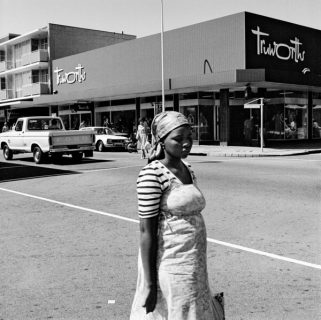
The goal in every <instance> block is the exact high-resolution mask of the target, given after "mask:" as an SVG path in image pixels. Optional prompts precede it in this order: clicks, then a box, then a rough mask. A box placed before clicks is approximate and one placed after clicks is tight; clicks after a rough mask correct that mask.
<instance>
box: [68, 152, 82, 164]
mask: <svg viewBox="0 0 321 320" xmlns="http://www.w3.org/2000/svg"><path fill="white" fill-rule="evenodd" d="M71 156H72V159H73V160H74V162H80V161H81V159H82V157H83V153H82V152H74V153H72V155H71Z"/></svg>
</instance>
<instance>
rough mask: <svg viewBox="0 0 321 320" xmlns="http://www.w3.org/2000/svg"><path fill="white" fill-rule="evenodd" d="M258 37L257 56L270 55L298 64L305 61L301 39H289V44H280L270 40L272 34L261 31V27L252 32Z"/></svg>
mask: <svg viewBox="0 0 321 320" xmlns="http://www.w3.org/2000/svg"><path fill="white" fill-rule="evenodd" d="M251 31H252V33H253V34H254V35H255V36H256V53H257V55H261V54H263V55H269V56H273V57H276V58H278V59H280V60H292V61H295V62H296V63H298V62H299V61H304V55H305V51H302V49H301V45H302V42H300V40H299V38H297V37H294V39H289V43H279V42H276V41H273V39H270V34H269V33H266V32H263V31H261V29H260V27H259V26H257V27H256V29H252V30H251Z"/></svg>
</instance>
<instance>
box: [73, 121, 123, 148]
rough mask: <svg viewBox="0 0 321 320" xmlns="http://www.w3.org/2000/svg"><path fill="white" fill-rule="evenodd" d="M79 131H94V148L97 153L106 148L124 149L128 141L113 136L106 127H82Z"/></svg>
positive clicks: (111, 131)
mask: <svg viewBox="0 0 321 320" xmlns="http://www.w3.org/2000/svg"><path fill="white" fill-rule="evenodd" d="M79 130H81V131H94V133H95V146H96V150H97V151H100V152H102V151H104V150H105V149H108V148H119V149H124V150H125V149H126V146H127V144H128V142H129V139H128V138H126V137H123V136H120V135H115V134H114V132H113V130H111V129H110V128H106V127H84V128H81V129H79Z"/></svg>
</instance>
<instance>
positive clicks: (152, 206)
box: [137, 160, 194, 218]
mask: <svg viewBox="0 0 321 320" xmlns="http://www.w3.org/2000/svg"><path fill="white" fill-rule="evenodd" d="M184 163H185V164H186V166H187V167H188V169H189V170H190V171H191V166H190V165H189V164H188V163H186V162H184ZM191 174H192V177H194V174H193V172H192V171H191ZM171 176H172V177H173V178H176V177H175V176H174V175H173V174H172V173H171V172H170V171H169V170H168V169H167V168H166V167H165V166H164V165H163V164H162V163H161V162H159V161H157V160H156V161H153V162H151V163H150V164H148V165H147V166H145V167H144V168H143V169H142V170H141V171H140V173H139V175H138V178H137V198H138V216H139V217H140V218H152V217H155V216H157V215H158V214H159V206H160V201H161V198H162V195H163V193H164V192H165V191H166V190H167V189H168V188H169V186H170V180H169V179H170V178H171Z"/></svg>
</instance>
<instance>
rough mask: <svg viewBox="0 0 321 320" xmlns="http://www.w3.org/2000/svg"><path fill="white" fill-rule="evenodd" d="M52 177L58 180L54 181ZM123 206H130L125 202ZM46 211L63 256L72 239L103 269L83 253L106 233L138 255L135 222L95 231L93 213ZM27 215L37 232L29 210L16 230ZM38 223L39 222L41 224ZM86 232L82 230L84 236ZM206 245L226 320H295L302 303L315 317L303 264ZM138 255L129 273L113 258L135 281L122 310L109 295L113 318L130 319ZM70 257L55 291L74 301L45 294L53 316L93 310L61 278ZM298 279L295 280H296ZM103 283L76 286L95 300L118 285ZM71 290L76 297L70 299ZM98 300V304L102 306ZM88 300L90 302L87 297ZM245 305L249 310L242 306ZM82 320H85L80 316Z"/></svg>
mask: <svg viewBox="0 0 321 320" xmlns="http://www.w3.org/2000/svg"><path fill="white" fill-rule="evenodd" d="M52 179H56V177H55V178H52ZM28 199H29V198H28ZM9 202H13V203H17V206H18V208H19V207H25V206H26V202H28V201H24V203H23V204H18V202H19V201H17V200H16V199H15V200H14V201H9ZM41 202H42V201H41ZM36 205H37V204H35V203H34V199H31V203H30V207H31V208H32V209H31V210H30V211H31V212H35V213H37V207H36V208H35V206H36ZM122 205H123V204H122V203H119V209H120V208H121V207H122ZM126 205H127V206H128V203H127V204H126ZM55 206H56V205H54V207H55ZM59 207H60V206H59ZM13 210H14V211H15V212H16V211H17V210H15V208H13ZM6 211H7V210H6ZM50 211H52V209H51V210H50V208H49V209H47V205H46V202H45V205H44V206H42V205H41V209H40V210H38V214H39V215H42V214H43V213H44V212H47V213H49V215H45V223H46V224H47V225H51V224H53V225H54V229H53V231H52V232H50V231H49V232H47V233H46V234H47V235H49V236H50V235H51V234H52V238H54V239H56V238H57V239H56V240H57V241H56V242H55V243H56V245H58V246H61V248H62V249H61V250H62V252H64V250H67V251H71V252H73V250H74V249H73V247H72V244H73V241H75V245H77V246H79V248H81V249H80V250H84V256H86V254H87V255H89V256H90V258H91V259H92V260H93V261H96V260H97V261H98V262H97V264H98V268H99V265H101V266H104V265H103V264H102V263H101V260H100V258H99V257H100V256H101V254H100V253H99V254H98V255H97V256H95V255H90V254H88V251H90V250H91V249H90V248H89V249H86V243H87V242H89V243H91V242H92V238H94V239H95V240H94V242H95V244H96V247H97V246H98V247H100V246H103V247H104V246H105V242H106V241H104V235H105V236H106V239H105V240H107V242H108V243H110V242H111V243H116V242H117V241H118V243H119V244H118V245H116V246H115V249H116V252H117V250H119V245H120V246H123V245H124V244H125V246H126V247H127V244H126V242H125V241H124V240H123V236H124V234H131V236H130V238H131V239H130V240H129V242H130V243H132V244H133V247H132V249H131V250H129V251H130V252H132V253H133V252H136V254H137V247H138V236H139V233H138V226H137V224H136V223H133V225H135V226H132V227H133V228H131V225H127V222H124V221H122V223H123V224H126V225H127V226H126V228H125V229H124V230H123V232H118V231H119V230H121V229H119V228H121V227H122V223H120V224H118V223H117V222H116V225H117V226H115V224H113V222H110V221H111V220H110V219H109V218H108V217H104V218H106V219H102V220H101V219H100V218H98V217H97V220H98V222H99V221H101V222H102V225H101V226H100V225H99V226H98V227H97V226H95V227H90V226H91V225H92V223H91V221H90V220H91V219H90V218H91V217H93V219H94V220H95V215H94V216H92V214H91V213H86V212H82V211H81V212H75V213H74V212H73V209H71V211H70V209H69V208H68V207H67V208H65V207H64V206H63V208H59V210H57V209H56V208H55V210H54V213H53V214H50ZM57 214H58V217H57V220H58V221H56V218H55V217H56V216H57ZM60 215H61V216H62V217H63V218H64V217H65V219H63V218H60ZM70 215H71V216H74V215H76V217H75V218H70V219H68V216H70ZM25 216H26V217H28V219H27V223H31V224H32V226H33V229H31V230H30V232H31V234H37V222H38V221H39V217H36V218H35V219H33V220H32V219H30V212H28V211H27V214H26V215H24V214H21V215H18V217H17V216H16V217H14V222H15V223H17V224H18V225H20V226H23V230H29V228H28V225H27V226H24V223H23V222H21V221H19V219H21V217H25ZM66 217H67V219H66ZM86 217H88V221H87V220H86V219H87V218H86ZM53 218H55V219H54V221H53V222H52V223H51V219H53ZM83 219H84V220H85V221H84V223H81V224H80V225H79V224H77V222H78V221H80V222H81V221H82V220H83ZM104 224H106V225H108V226H109V227H110V229H108V230H117V232H116V233H112V234H110V236H109V235H108V234H107V233H106V230H105V229H104V226H103V225H104ZM40 225H42V224H41V223H40ZM73 227H75V228H76V230H74V229H73ZM87 228H89V231H90V232H88V234H87V232H86V230H87ZM5 229H7V230H8V229H9V228H8V227H6V228H5ZM38 229H40V228H38ZM64 229H66V232H65V231H64ZM128 229H130V230H128ZM79 230H80V234H81V236H84V237H85V238H86V240H84V243H82V241H79V240H77V239H78V238H77V232H78V231H79ZM84 230H85V232H83V231H84ZM101 231H102V232H103V233H104V235H102V236H100V233H101ZM133 232H134V233H135V235H133ZM61 233H62V234H63V235H62V236H61ZM18 234H20V235H21V232H20V231H19V230H18ZM65 235H67V236H71V239H70V241H69V242H68V241H59V239H61V238H64V237H65ZM132 236H133V238H132ZM87 237H88V239H87ZM23 239H24V236H22V237H21V236H20V239H19V246H20V244H21V241H23ZM11 242H12V241H11ZM57 242H58V244H57ZM69 246H71V249H68V247H69ZM22 247H24V246H22ZM29 247H32V245H30V244H28V245H27V246H25V249H26V250H23V251H24V252H28V248H29ZM41 247H43V248H48V247H49V248H50V244H48V245H43V244H42V245H41ZM208 247H209V250H208V257H209V258H208V261H209V263H208V264H209V274H210V282H211V284H212V287H213V288H214V289H215V290H217V291H224V292H225V295H226V299H227V300H226V302H227V315H228V318H230V319H241V318H240V314H242V315H244V318H243V319H257V318H258V315H260V319H273V318H272V317H271V316H270V315H271V314H272V315H277V316H276V317H275V319H279V318H281V317H283V318H284V319H295V315H297V310H296V309H297V306H298V303H299V302H300V301H301V302H302V304H303V308H302V310H301V311H302V314H304V315H305V316H307V315H309V318H311V319H314V318H316V317H315V315H316V312H317V311H318V309H317V307H316V306H317V304H315V301H316V297H317V294H316V293H317V288H316V285H315V284H316V283H317V279H318V278H317V277H316V276H315V274H316V273H315V270H312V269H310V268H307V269H305V268H302V267H301V266H296V265H294V266H293V265H288V264H287V263H285V262H283V261H281V262H280V261H278V260H274V259H269V258H266V257H262V256H257V255H253V254H249V253H247V252H242V251H240V250H234V249H231V248H227V247H222V246H217V245H213V244H211V243H210V244H209V245H208ZM82 248H83V249H82ZM37 251H39V249H38V248H37V249H36V250H35V252H37ZM50 251H52V248H50ZM59 251H60V249H59V250H58V252H59ZM32 253H33V252H31V256H32V257H33V256H34V254H32ZM114 254H117V253H112V254H111V256H112V257H113V256H114ZM136 254H135V253H134V254H133V256H135V258H134V262H133V265H132V272H129V271H128V270H127V265H128V264H127V263H128V261H125V262H126V264H122V260H121V259H120V260H119V261H118V258H117V256H116V260H117V264H116V267H117V270H118V271H115V272H116V273H117V274H118V273H119V274H120V275H118V276H119V277H121V276H122V275H123V273H124V272H129V273H131V278H132V280H133V281H132V282H130V280H129V281H128V282H127V281H126V284H125V286H123V287H122V288H120V291H121V292H122V294H120V295H121V296H125V295H126V294H128V292H129V291H131V290H132V291H131V296H127V300H128V301H125V302H123V301H121V303H126V304H124V305H122V307H120V306H119V304H117V305H115V306H114V308H111V306H110V305H108V300H109V299H111V298H110V297H109V296H108V297H107V305H108V306H107V308H105V309H104V310H105V312H109V311H108V310H110V311H113V312H114V314H113V315H114V318H113V319H125V318H128V316H126V317H123V315H125V314H126V312H129V311H128V309H127V311H126V306H127V307H128V306H130V303H131V299H132V295H133V291H134V288H135V278H136V269H135V266H136V264H135V263H136V260H137V255H136ZM33 258H36V259H37V258H38V257H33ZM68 258H70V257H69V256H68V257H67V258H66V259H65V260H64V259H63V260H61V264H59V265H62V266H63V270H58V272H59V273H62V276H61V277H60V278H59V277H58V282H59V281H60V282H61V283H62V285H59V286H58V284H57V286H58V287H59V289H57V291H59V292H61V290H63V292H64V293H63V295H66V297H61V296H60V297H61V299H62V301H68V302H69V301H70V300H72V301H70V305H68V306H67V307H66V304H63V307H62V308H59V306H57V301H56V300H55V293H56V292H53V291H54V290H52V291H51V292H50V294H49V296H48V299H49V301H46V300H45V301H46V302H47V305H48V304H49V305H51V303H53V304H52V305H51V306H54V304H56V306H54V309H56V310H57V312H63V313H64V314H67V315H69V314H72V313H74V312H75V310H77V309H79V310H80V312H82V313H85V312H87V311H88V312H89V313H90V312H93V311H92V309H93V305H91V304H90V303H89V304H88V303H86V302H85V301H86V300H87V297H86V294H85V297H84V298H83V299H82V297H83V296H81V295H82V292H83V290H82V289H79V288H76V290H74V283H73V282H69V281H68V279H64V274H65V276H66V277H68V276H69V275H70V274H73V273H74V270H75V268H77V266H74V264H77V265H78V264H79V263H80V260H79V259H76V260H73V259H68ZM131 260H133V259H131ZM50 263H51V262H50ZM69 263H70V264H71V267H70V268H71V269H72V270H71V271H69V267H68V264H69ZM94 263H96V262H94ZM118 263H119V264H118ZM13 264H14V265H19V262H18V261H14V263H13ZM20 264H21V265H22V266H23V270H25V268H26V267H27V266H28V265H27V266H25V264H24V263H23V262H20ZM47 266H48V264H45V265H44V268H45V269H46V268H47ZM278 268H279V269H278ZM283 268H284V269H283ZM9 269H11V268H9ZM283 270H284V271H283ZM272 271H273V272H272ZM23 272H24V271H23ZM43 272H46V270H40V273H41V277H44V276H43V275H42V273H43ZM51 273H52V270H51ZM66 273H67V274H66ZM80 277H82V275H80ZM304 277H306V278H304ZM59 279H60V280H59ZM297 279H299V281H298V280H297ZM309 279H310V280H309ZM13 280H14V279H13ZM76 280H77V278H76V279H75V281H76ZM105 280H106V279H105V278H104V280H103V281H102V284H101V285H100V286H99V287H98V288H97V283H90V284H89V285H88V286H89V287H87V281H88V280H87V279H85V280H84V282H85V283H81V282H80V283H79V287H81V288H86V290H87V289H88V290H90V292H91V293H92V292H94V293H93V295H94V296H97V298H99V297H101V296H102V294H101V293H100V292H97V293H96V290H98V291H99V290H100V289H101V288H105V286H106V290H108V292H110V291H111V289H110V288H113V287H114V286H117V285H118V286H119V285H120V284H119V282H117V281H116V283H114V282H113V281H110V280H109V278H108V283H106V284H105V282H104V281H105ZM301 280H302V281H301ZM303 280H304V281H303ZM32 281H33V280H32ZM295 281H298V284H296V283H295ZM302 282H306V283H304V286H302ZM311 283H312V284H314V287H313V285H312V287H310V286H309V285H310V284H311ZM49 284H50V283H49ZM44 285H45V286H46V285H48V283H45V284H44ZM121 285H122V283H121ZM128 286H130V288H128ZM49 287H50V286H49ZM299 288H301V289H302V292H303V293H304V296H302V292H301V289H299ZM78 289H79V290H78ZM70 292H73V293H74V294H73V298H72V299H71V298H70ZM52 294H53V295H54V298H50V295H52ZM57 294H58V293H57ZM244 296H245V297H244ZM240 297H243V298H242V299H241V298H240ZM289 297H291V299H289ZM20 298H21V297H20V296H18V299H20ZM298 298H299V300H298ZM30 299H31V300H30V301H33V297H31V298H30ZM282 299H284V300H286V301H287V302H286V303H285V305H286V308H285V309H286V310H285V311H284V310H283V307H282V305H283V304H280V301H281V300H282ZM305 299H306V301H305ZM74 300H75V301H76V302H75V303H74V302H73V301H74ZM79 300H80V301H81V302H82V307H79V305H77V303H78V301H79ZM101 300H102V299H100V300H97V301H99V302H101ZM30 301H29V300H27V301H26V302H25V303H26V305H25V307H26V308H28V307H30V304H29V302H30ZM88 301H89V302H91V300H90V299H89V300H88ZM116 301H117V299H116ZM298 301H299V302H298ZM103 303H104V302H102V303H101V304H96V305H95V306H96V307H98V309H101V308H103V306H101V305H102V304H103ZM105 303H106V302H105ZM36 304H38V303H36ZM40 305H41V304H40ZM244 305H246V306H248V307H247V308H244ZM99 306H100V307H99ZM44 308H45V309H43V306H40V307H39V309H40V311H39V312H40V314H43V312H47V307H44ZM56 314H57V313H56ZM120 314H121V316H120ZM310 315H311V316H310ZM95 316H96V318H97V319H100V314H96V313H95ZM104 316H105V313H104ZM118 316H119V317H118ZM105 318H106V317H105ZM83 319H86V317H84V318H83ZM101 319H103V318H101Z"/></svg>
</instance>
